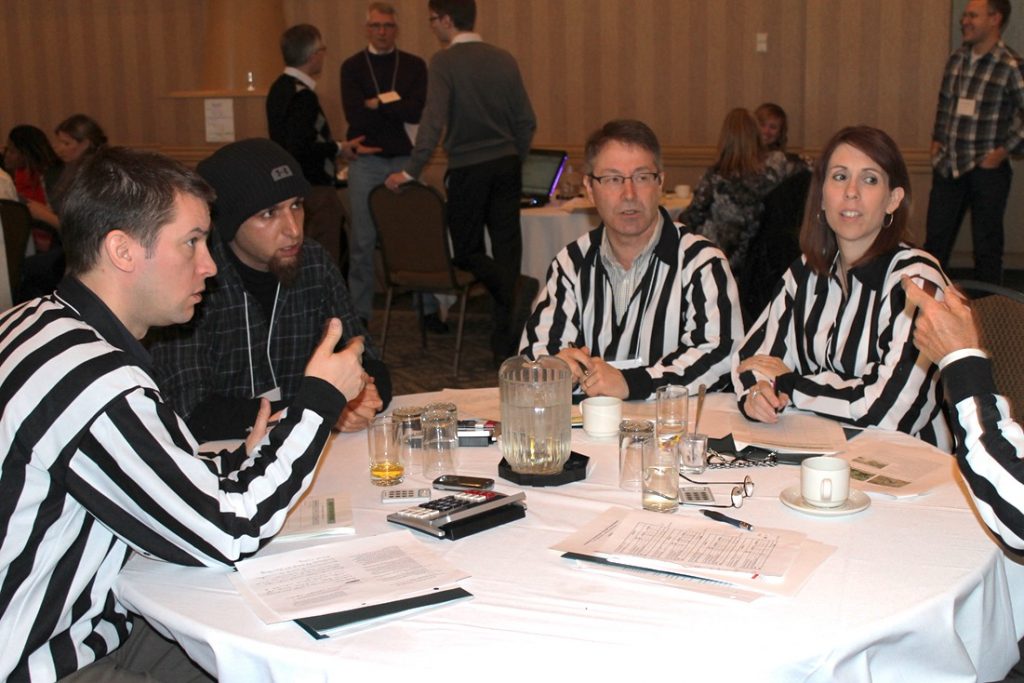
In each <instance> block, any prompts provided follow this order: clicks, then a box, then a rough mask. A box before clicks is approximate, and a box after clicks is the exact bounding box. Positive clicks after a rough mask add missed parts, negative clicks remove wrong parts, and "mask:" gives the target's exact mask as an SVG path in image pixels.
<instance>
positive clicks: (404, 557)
mask: <svg viewBox="0 0 1024 683" xmlns="http://www.w3.org/2000/svg"><path fill="white" fill-rule="evenodd" d="M236 569H237V570H238V571H237V572H235V573H234V574H231V575H230V577H229V578H230V579H231V582H232V583H233V584H234V585H235V588H237V589H238V592H239V593H241V595H242V597H243V598H244V599H245V601H246V602H247V603H248V604H249V607H251V608H252V610H253V611H254V612H255V613H256V614H257V615H258V616H259V617H260V619H262V620H263V621H264V622H266V623H268V624H273V623H277V622H280V621H288V620H291V619H300V618H302V617H311V616H317V615H320V614H328V613H332V612H341V611H344V610H348V609H355V608H357V607H365V606H367V605H373V604H381V603H385V602H390V601H392V600H398V599H401V598H406V597H412V596H415V595H422V594H425V593H428V592H430V591H433V590H435V589H438V588H442V587H449V586H451V585H453V584H454V583H455V582H457V581H460V580H462V579H465V578H468V577H469V574H466V573H465V572H463V571H460V570H458V569H456V568H454V567H452V566H450V565H449V564H447V563H446V562H444V560H442V559H441V558H440V557H439V556H438V555H437V554H436V553H435V552H433V551H432V550H430V548H428V547H427V546H426V545H424V544H423V543H422V542H420V541H418V540H416V539H415V538H413V536H412V533H411V532H409V531H396V532H394V533H388V534H381V535H379V536H371V537H369V538H360V539H355V540H352V541H346V542H342V543H326V544H322V545H318V546H314V547H311V548H302V549H299V550H294V551H291V552H286V553H279V554H276V555H270V556H268V557H257V558H252V559H249V560H245V561H243V562H239V563H238V564H237V565H236Z"/></svg>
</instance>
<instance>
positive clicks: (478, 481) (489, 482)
mask: <svg viewBox="0 0 1024 683" xmlns="http://www.w3.org/2000/svg"><path fill="white" fill-rule="evenodd" d="M434 488H435V489H437V490H438V491H465V490H466V489H471V490H476V491H490V490H491V489H492V488H494V480H493V479H488V478H486V477H467V476H465V475H462V474H442V475H441V476H440V477H438V478H437V479H435V480H434Z"/></svg>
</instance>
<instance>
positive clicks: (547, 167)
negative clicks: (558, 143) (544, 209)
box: [520, 149, 569, 207]
mask: <svg viewBox="0 0 1024 683" xmlns="http://www.w3.org/2000/svg"><path fill="white" fill-rule="evenodd" d="M568 159H569V155H568V154H567V153H565V152H564V151H562V150H554V149H531V150H530V153H529V155H528V156H527V157H526V161H524V162H523V197H522V200H521V201H520V206H522V207H531V206H544V205H545V204H547V203H548V201H550V199H551V194H552V193H553V192H554V191H555V188H556V187H558V179H559V178H560V177H561V176H562V169H564V168H565V162H566V161H567V160H568Z"/></svg>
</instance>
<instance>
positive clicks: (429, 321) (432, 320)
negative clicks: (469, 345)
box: [423, 313, 448, 334]
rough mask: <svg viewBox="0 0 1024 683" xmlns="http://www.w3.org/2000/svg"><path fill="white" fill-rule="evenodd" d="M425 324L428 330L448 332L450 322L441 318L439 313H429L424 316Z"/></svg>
mask: <svg viewBox="0 0 1024 683" xmlns="http://www.w3.org/2000/svg"><path fill="white" fill-rule="evenodd" d="M423 326H424V327H425V328H427V332H433V333H434V334H448V323H446V322H445V321H443V320H441V316H439V315H438V314H437V313H428V314H426V315H425V316H423Z"/></svg>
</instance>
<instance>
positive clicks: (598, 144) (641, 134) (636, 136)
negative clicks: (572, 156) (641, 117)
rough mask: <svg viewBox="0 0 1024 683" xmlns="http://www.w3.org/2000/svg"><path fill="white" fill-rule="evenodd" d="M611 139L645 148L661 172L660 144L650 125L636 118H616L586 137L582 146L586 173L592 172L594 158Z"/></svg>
mask: <svg viewBox="0 0 1024 683" xmlns="http://www.w3.org/2000/svg"><path fill="white" fill-rule="evenodd" d="M612 141H615V142H620V143H622V144H624V145H630V146H633V147H639V148H641V149H645V150H647V151H648V152H650V153H651V154H653V155H654V164H655V166H657V167H658V171H659V172H661V144H659V143H658V136H657V135H655V134H654V131H653V130H651V128H650V126H648V125H647V124H646V123H644V122H643V121H637V120H636V119H616V120H614V121H609V122H608V123H606V124H604V125H603V126H601V127H600V128H598V129H597V130H595V131H594V132H593V133H591V134H590V137H588V138H587V142H586V144H584V146H583V158H584V161H585V162H586V167H587V172H588V173H593V172H594V159H596V158H597V155H598V154H600V153H601V150H602V149H604V146H605V145H607V144H608V143H609V142H612Z"/></svg>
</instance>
